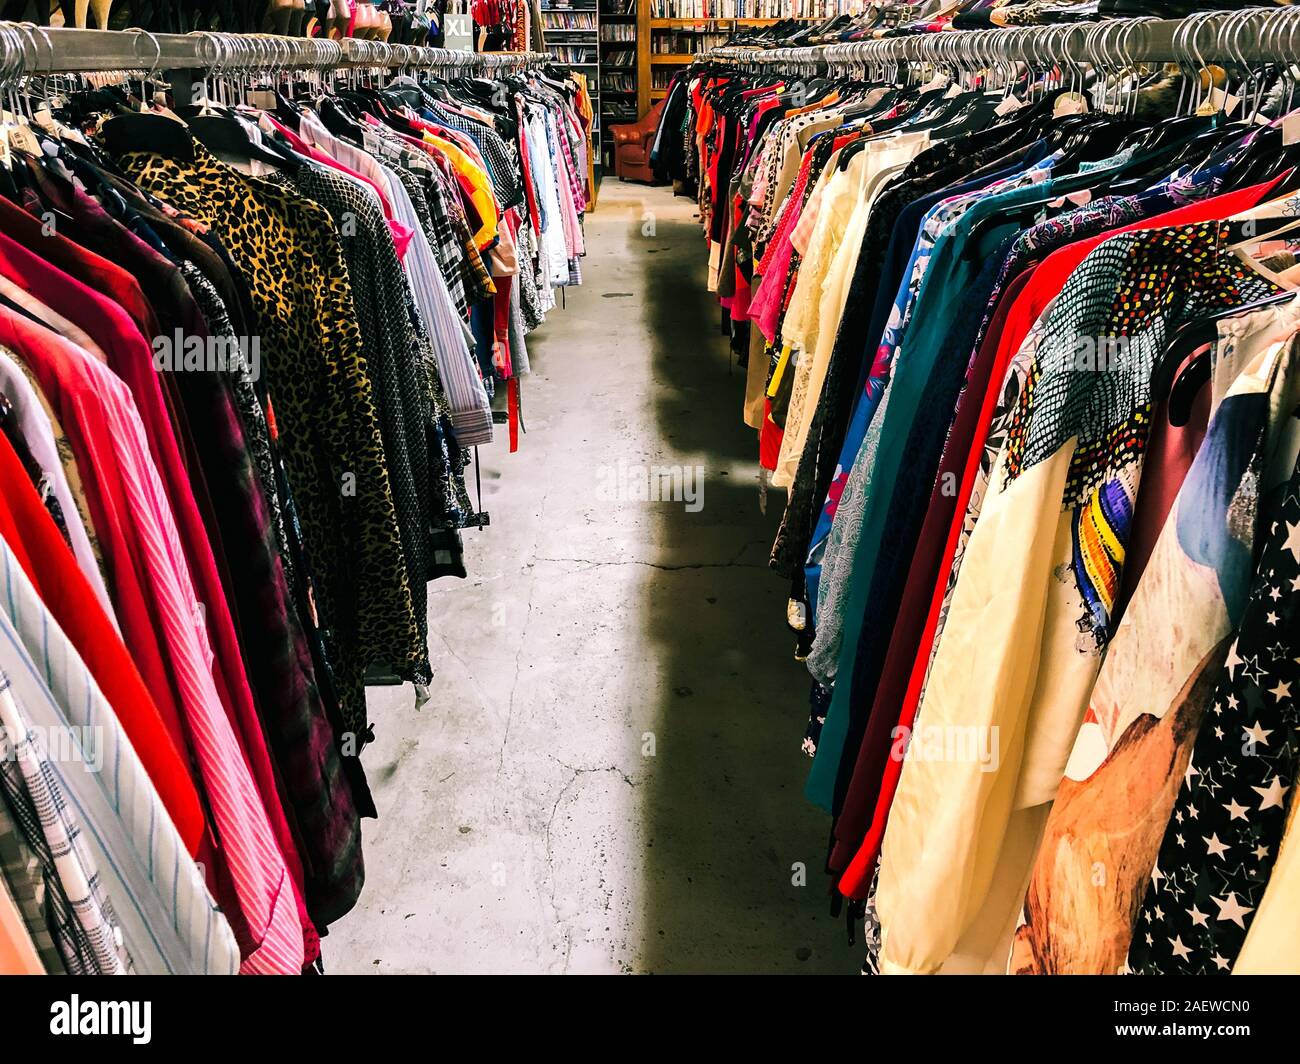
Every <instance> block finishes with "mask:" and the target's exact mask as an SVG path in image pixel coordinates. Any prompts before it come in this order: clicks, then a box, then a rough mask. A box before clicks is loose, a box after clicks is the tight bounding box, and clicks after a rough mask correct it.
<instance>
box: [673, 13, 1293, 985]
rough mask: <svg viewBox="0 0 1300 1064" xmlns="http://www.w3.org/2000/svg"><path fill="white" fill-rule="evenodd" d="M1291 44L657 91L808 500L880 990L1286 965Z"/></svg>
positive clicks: (1271, 33)
mask: <svg viewBox="0 0 1300 1064" xmlns="http://www.w3.org/2000/svg"><path fill="white" fill-rule="evenodd" d="M1297 28H1300V20H1297V19H1296V17H1295V15H1294V13H1286V12H1277V11H1268V12H1259V11H1254V12H1242V13H1239V14H1232V15H1218V16H1216V15H1203V16H1201V15H1198V16H1193V17H1191V18H1189V19H1188V20H1187V21H1185V22H1182V23H1177V24H1172V25H1171V24H1169V23H1156V22H1151V21H1147V20H1134V21H1131V22H1107V23H1100V24H1097V25H1096V26H1093V27H1091V28H1083V27H1074V28H1068V27H1065V28H1060V29H1033V30H1014V31H1011V30H1008V31H997V30H993V31H979V32H974V33H965V32H961V31H945V32H941V33H936V34H934V35H933V36H932V37H931V38H929V39H926V38H914V39H912V40H910V41H908V42H907V43H906V45H905V46H904V47H905V49H906V50H905V51H904V50H900V49H897V48H895V47H894V45H893V43H892V42H877V43H874V44H867V45H863V46H859V45H849V46H832V47H831V49H830V50H829V51H827V52H812V51H809V53H808V54H805V55H802V56H791V58H790V60H782V61H780V62H779V64H778V65H776V66H774V67H771V68H769V67H767V66H764V65H762V64H761V63H760V62H758V61H757V60H755V59H753V58H752V57H751V58H741V59H737V58H736V57H735V55H731V56H723V57H720V58H714V59H711V60H710V59H705V60H704V61H701V62H697V63H696V64H695V65H694V66H692V67H691V68H690V69H689V70H688V71H685V72H684V73H683V74H682V75H681V76H680V77H679V78H678V80H677V82H676V83H675V84H674V86H673V87H672V89H671V92H670V95H669V97H668V101H667V103H666V105H665V110H664V114H663V120H662V123H661V126H660V128H659V130H658V134H657V138H656V140H657V147H656V150H655V151H656V159H655V162H656V165H657V166H658V167H659V169H660V172H661V173H663V174H664V175H665V176H666V177H670V178H672V179H673V180H674V181H676V182H679V183H680V186H679V187H681V188H683V189H689V188H691V187H694V188H695V189H696V190H697V192H698V199H699V206H700V212H701V216H702V219H703V225H704V229H705V233H706V235H707V239H708V248H709V255H710V259H709V284H710V286H711V287H712V288H713V289H715V290H716V292H717V293H718V298H719V301H720V302H721V304H722V307H723V308H724V312H725V316H726V319H727V320H729V322H730V329H731V335H732V341H733V350H734V352H735V353H736V355H738V357H739V358H740V359H741V360H742V361H745V362H747V383H746V390H745V398H744V408H743V417H744V420H745V422H746V424H748V425H749V426H751V427H753V428H754V429H755V430H757V433H758V451H759V464H760V466H761V476H762V478H763V479H764V480H765V481H770V483H771V484H772V485H775V486H776V487H779V488H784V489H785V491H786V498H785V508H784V514H783V517H782V521H781V525H780V530H779V533H778V535H777V538H776V542H775V544H774V546H773V549H772V552H771V559H770V564H771V568H772V569H773V570H775V572H776V573H778V574H780V575H781V577H783V578H788V579H789V581H790V583H791V589H792V590H791V594H790V602H789V612H788V618H787V620H788V623H789V625H790V627H791V628H793V629H794V631H795V632H796V633H797V650H796V656H797V658H798V659H799V660H801V661H803V662H804V663H805V665H806V667H807V669H808V671H809V672H810V673H811V676H812V684H811V712H810V714H809V724H808V728H807V732H806V734H805V736H804V739H803V747H804V750H805V751H806V752H807V753H808V754H809V755H811V756H812V758H813V760H812V765H811V769H810V771H809V774H808V779H807V784H806V788H805V793H806V796H807V798H808V799H809V800H811V801H812V802H813V803H814V804H816V805H817V806H819V807H820V808H822V809H824V810H825V811H826V812H827V813H829V814H830V816H831V818H832V830H831V836H830V841H829V848H828V853H827V861H826V869H827V871H828V873H829V875H830V877H831V883H832V884H833V887H832V897H833V909H835V910H836V911H839V909H840V906H842V905H844V903H845V902H846V901H847V906H846V908H847V918H848V921H849V935H850V941H853V937H854V934H855V928H856V926H857V924H856V921H857V920H859V919H862V918H864V917H865V921H864V924H863V926H864V927H865V941H866V945H867V951H868V956H867V960H866V964H865V966H864V970H865V971H868V972H877V971H880V972H886V973H931V972H990V973H992V972H1006V971H1010V972H1016V973H1116V972H1128V971H1132V972H1141V973H1200V974H1215V973H1227V972H1256V973H1258V972H1276V971H1287V972H1294V971H1295V970H1296V969H1297V966H1298V965H1300V942H1298V941H1297V928H1298V927H1300V925H1297V923H1296V921H1295V918H1294V912H1295V906H1296V905H1297V903H1300V829H1297V828H1296V827H1295V826H1294V824H1293V823H1292V821H1294V811H1295V808H1296V805H1297V803H1296V802H1295V801H1294V800H1293V798H1292V795H1293V790H1294V786H1295V777H1296V769H1297V760H1298V759H1300V711H1298V710H1297V705H1296V696H1297V694H1300V465H1297V449H1298V447H1300V422H1298V421H1297V413H1298V411H1297V402H1298V401H1300V366H1298V365H1297V357H1300V294H1298V293H1300V269H1298V268H1297V262H1298V260H1297V258H1296V250H1297V232H1298V231H1300V230H1297V225H1298V223H1297V216H1298V215H1300V198H1297V196H1296V190H1297V188H1300V176H1298V173H1297V166H1298V165H1300V147H1298V146H1297V144H1298V143H1300V113H1297V112H1295V111H1293V110H1292V108H1293V107H1294V106H1295V105H1296V104H1297V103H1300V100H1298V99H1297V97H1296V92H1295V89H1296V71H1295V69H1294V68H1293V67H1291V66H1290V65H1289V61H1288V60H1286V59H1285V58H1284V57H1285V56H1286V55H1287V53H1286V51H1285V50H1284V49H1283V48H1282V47H1281V45H1282V43H1283V42H1284V41H1285V40H1287V39H1288V37H1289V35H1291V34H1293V33H1294V31H1295V30H1296V29H1297ZM1161 40H1163V41H1164V44H1163V45H1162V46H1161V47H1163V49H1164V51H1165V53H1166V54H1164V55H1159V50H1158V49H1157V48H1156V46H1155V43H1156V42H1159V41H1161ZM837 48H838V49H839V51H838V52H837V51H836V49H837ZM1153 53H1155V54H1157V56H1158V58H1159V59H1160V60H1162V61H1159V62H1146V61H1144V59H1145V58H1147V57H1149V56H1150V55H1152V54H1153ZM827 55H829V56H832V57H836V56H839V57H843V56H846V55H847V58H832V59H830V60H829V61H828V60H827V59H825V58H824V57H825V56H827ZM901 55H906V56H909V57H911V58H912V59H913V60H915V61H913V62H903V61H900V59H899V57H900V56H901ZM1206 55H1212V56H1213V57H1214V59H1215V62H1214V63H1210V62H1207V61H1206V58H1205V56H1206ZM1248 55H1263V56H1265V58H1263V59H1258V60H1256V61H1253V62H1247V61H1246V58H1247V56H1248ZM1234 57H1235V60H1234ZM1164 60H1173V62H1165V61H1164ZM1219 64H1223V65H1219Z"/></svg>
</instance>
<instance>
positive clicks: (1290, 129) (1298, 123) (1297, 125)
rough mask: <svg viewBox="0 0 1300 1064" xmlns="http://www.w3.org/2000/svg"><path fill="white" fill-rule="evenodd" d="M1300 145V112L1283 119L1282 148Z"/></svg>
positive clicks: (1292, 113)
mask: <svg viewBox="0 0 1300 1064" xmlns="http://www.w3.org/2000/svg"><path fill="white" fill-rule="evenodd" d="M1292 144H1300V111H1292V112H1291V113H1290V114H1289V115H1287V116H1286V117H1285V118H1283V119H1282V146H1283V147H1286V148H1289V147H1291V145H1292Z"/></svg>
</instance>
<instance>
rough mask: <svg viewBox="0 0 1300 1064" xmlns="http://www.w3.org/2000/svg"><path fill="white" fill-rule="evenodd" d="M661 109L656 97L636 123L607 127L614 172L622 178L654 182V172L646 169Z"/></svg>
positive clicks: (648, 166)
mask: <svg viewBox="0 0 1300 1064" xmlns="http://www.w3.org/2000/svg"><path fill="white" fill-rule="evenodd" d="M663 109H664V101H663V100H660V101H659V102H658V103H656V104H655V105H654V106H653V107H652V108H650V110H649V111H647V112H646V116H645V117H644V118H643V119H641V121H639V122H628V123H624V124H623V125H617V126H610V127H609V128H610V130H611V132H613V134H614V173H615V174H617V175H618V177H619V179H620V180H622V181H646V182H649V183H650V184H654V182H655V175H654V171H653V170H652V169H651V168H650V149H651V148H652V147H653V146H654V139H655V131H656V130H657V129H658V128H659V114H660V112H661V111H663Z"/></svg>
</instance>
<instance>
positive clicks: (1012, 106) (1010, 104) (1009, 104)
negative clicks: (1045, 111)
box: [993, 96, 1025, 118]
mask: <svg viewBox="0 0 1300 1064" xmlns="http://www.w3.org/2000/svg"><path fill="white" fill-rule="evenodd" d="M1024 106H1025V105H1024V104H1023V103H1021V102H1020V101H1019V100H1017V99H1016V98H1015V97H1014V96H1008V97H1007V98H1006V99H1005V100H1003V101H1002V102H1001V103H1000V104H998V105H997V106H996V107H995V108H993V113H994V114H995V115H997V116H998V117H999V118H1001V117H1002V116H1003V115H1009V114H1010V113H1011V112H1012V111H1019V110H1020V108H1022V107H1024Z"/></svg>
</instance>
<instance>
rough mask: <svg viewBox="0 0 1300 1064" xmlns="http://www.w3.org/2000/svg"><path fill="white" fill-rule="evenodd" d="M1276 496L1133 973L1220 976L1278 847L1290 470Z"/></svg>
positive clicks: (1291, 680)
mask: <svg viewBox="0 0 1300 1064" xmlns="http://www.w3.org/2000/svg"><path fill="white" fill-rule="evenodd" d="M1288 420H1289V425H1288V426H1287V427H1288V428H1289V429H1290V431H1291V433H1292V434H1295V433H1296V432H1297V431H1300V422H1297V419H1296V416H1295V413H1294V412H1293V414H1292V416H1291V417H1290V418H1289V419H1288ZM1279 494H1280V496H1281V498H1280V499H1274V500H1272V501H1273V502H1275V503H1277V504H1278V505H1277V507H1276V508H1271V507H1270V508H1269V511H1268V512H1269V513H1271V514H1273V515H1274V516H1275V519H1274V520H1273V521H1272V522H1266V523H1264V524H1263V527H1262V529H1261V531H1262V532H1263V533H1264V535H1263V540H1264V546H1263V551H1262V552H1261V554H1260V560H1259V568H1258V569H1257V570H1256V572H1255V577H1254V580H1253V582H1252V585H1251V590H1250V601H1249V602H1248V603H1247V605H1246V610H1245V614H1244V616H1243V617H1242V621H1241V627H1240V629H1239V630H1238V632H1237V636H1236V639H1235V641H1234V642H1233V644H1232V648H1231V649H1230V650H1229V651H1228V658H1227V662H1226V663H1225V665H1224V667H1223V669H1221V670H1220V672H1219V678H1218V683H1217V684H1216V687H1215V691H1214V696H1213V698H1212V699H1211V701H1210V711H1209V713H1208V714H1207V715H1206V717H1205V719H1204V720H1203V722H1202V724H1201V730H1200V733H1199V734H1198V735H1197V737H1196V744H1195V746H1194V747H1193V748H1192V756H1191V763H1190V764H1189V766H1188V768H1187V770H1186V772H1185V774H1184V778H1183V781H1182V783H1181V786H1180V787H1179V789H1178V799H1177V802H1176V804H1175V805H1174V815H1173V818H1172V819H1171V820H1170V822H1169V826H1168V827H1167V828H1166V830H1165V837H1164V840H1163V842H1161V844H1160V856H1159V859H1158V860H1157V861H1156V866H1155V869H1154V871H1153V872H1152V873H1151V879H1150V882H1149V884H1148V886H1147V890H1146V897H1145V898H1143V900H1142V908H1141V910H1140V912H1139V915H1138V921H1137V926H1136V928H1135V931H1134V935H1133V944H1132V946H1131V947H1130V948H1129V954H1128V963H1129V968H1130V969H1131V970H1132V971H1134V972H1136V973H1138V974H1141V975H1213V974H1216V973H1224V974H1226V973H1227V972H1229V971H1230V970H1232V968H1233V966H1234V964H1235V963H1236V960H1237V956H1238V954H1239V953H1240V951H1241V949H1242V945H1243V943H1244V942H1245V941H1246V935H1247V932H1248V931H1249V929H1250V927H1251V921H1252V919H1253V917H1254V914H1255V913H1256V911H1257V910H1258V909H1259V907H1260V903H1261V901H1262V899H1263V895H1264V891H1265V888H1266V887H1268V885H1269V877H1270V874H1271V873H1272V871H1273V862H1274V860H1275V859H1276V858H1277V854H1278V849H1279V847H1280V845H1281V844H1282V838H1283V832H1284V830H1285V828H1286V822H1287V810H1288V806H1289V805H1290V804H1292V803H1291V790H1292V788H1293V787H1294V785H1295V778H1296V770H1297V761H1300V731H1297V729H1298V728H1300V711H1298V710H1297V705H1296V696H1297V694H1300V465H1295V466H1294V467H1293V470H1292V473H1291V476H1290V479H1289V481H1288V482H1287V483H1286V484H1285V485H1284V486H1283V488H1282V490H1281V491H1280V492H1279ZM1292 904H1294V898H1293V899H1292ZM1292 919H1294V914H1293V916H1292Z"/></svg>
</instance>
